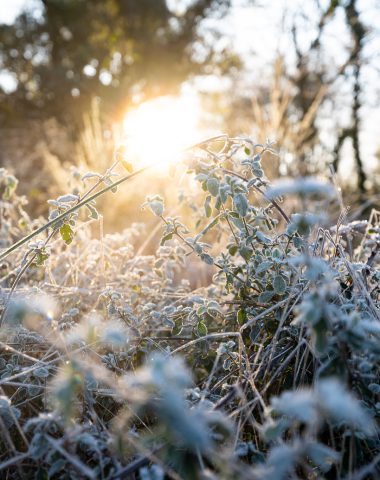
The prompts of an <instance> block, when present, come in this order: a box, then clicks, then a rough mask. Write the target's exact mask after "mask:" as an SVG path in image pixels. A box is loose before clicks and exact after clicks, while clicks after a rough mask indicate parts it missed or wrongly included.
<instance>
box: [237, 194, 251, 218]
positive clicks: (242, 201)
mask: <svg viewBox="0 0 380 480" xmlns="http://www.w3.org/2000/svg"><path fill="white" fill-rule="evenodd" d="M234 204H235V208H236V211H237V212H238V214H239V215H240V216H241V217H245V216H246V215H247V213H248V201H247V198H246V196H245V195H244V194H243V193H237V194H236V195H234Z"/></svg>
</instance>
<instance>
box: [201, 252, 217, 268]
mask: <svg viewBox="0 0 380 480" xmlns="http://www.w3.org/2000/svg"><path fill="white" fill-rule="evenodd" d="M200 258H201V260H203V261H204V262H205V263H207V265H214V259H213V258H212V256H211V255H208V254H207V253H202V254H201V255H200Z"/></svg>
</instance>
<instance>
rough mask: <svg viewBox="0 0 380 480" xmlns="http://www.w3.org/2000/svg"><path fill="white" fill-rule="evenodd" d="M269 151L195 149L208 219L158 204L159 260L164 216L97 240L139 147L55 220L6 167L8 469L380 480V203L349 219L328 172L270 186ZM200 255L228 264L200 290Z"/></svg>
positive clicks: (46, 474) (1, 378) (200, 203)
mask: <svg viewBox="0 0 380 480" xmlns="http://www.w3.org/2000/svg"><path fill="white" fill-rule="evenodd" d="M268 151H269V152H270V153H271V154H273V151H272V148H271V145H258V144H255V143H253V142H252V141H251V140H249V139H245V138H244V139H235V138H227V137H220V138H218V139H211V140H209V141H206V142H204V143H202V144H199V145H197V146H195V147H194V148H193V149H191V150H189V151H188V152H186V153H185V154H184V158H183V162H185V164H186V165H187V167H186V168H187V171H188V173H189V174H190V175H193V176H194V178H195V180H196V181H197V182H198V184H199V189H198V191H197V193H196V195H194V194H193V195H191V197H190V196H189V197H187V196H186V194H183V193H182V194H181V195H180V199H179V201H182V202H185V203H186V202H187V203H188V204H189V205H190V207H191V210H192V212H193V215H192V216H191V217H189V219H188V220H189V222H188V223H189V225H185V224H184V223H182V221H181V219H180V218H176V217H173V216H171V214H170V213H167V210H169V212H170V205H168V206H166V205H165V202H164V199H163V198H161V197H160V196H158V195H154V192H151V193H152V195H151V196H149V197H148V198H147V201H146V203H145V204H144V206H143V207H144V208H148V209H150V210H151V211H152V214H153V215H155V216H156V217H157V219H158V220H159V221H160V222H161V223H162V238H161V244H160V246H159V247H158V249H157V252H156V254H155V255H143V249H141V248H139V246H140V247H141V245H142V244H144V242H146V241H147V239H149V236H150V232H147V231H146V228H145V227H144V225H139V224H136V225H132V226H131V228H128V229H127V230H125V231H123V232H121V233H117V234H112V235H111V234H109V235H104V236H103V235H100V237H99V236H98V235H97V234H95V233H94V232H95V231H98V230H97V229H94V224H97V223H99V222H101V216H100V215H99V213H98V212H97V210H96V203H95V197H96V196H100V195H103V193H104V194H108V195H112V193H109V190H111V191H113V192H114V194H115V195H117V186H116V184H120V185H121V184H122V183H124V181H127V180H129V179H130V177H131V176H133V173H132V175H130V176H129V175H126V176H125V177H123V178H122V179H120V178H117V177H115V174H114V167H115V165H116V164H118V163H120V162H122V163H123V162H124V166H125V167H126V168H127V169H130V168H131V166H130V165H129V164H128V163H126V162H125V160H124V159H123V158H122V156H121V152H118V154H117V155H116V157H115V164H114V165H113V166H112V167H111V168H110V169H109V170H108V171H107V172H106V173H105V174H103V173H97V172H87V173H86V174H84V176H83V177H82V178H77V180H78V182H77V185H76V186H75V188H74V189H73V191H71V192H70V193H68V194H66V195H63V196H61V197H59V198H58V199H55V200H51V201H49V204H50V209H51V210H50V217H49V223H48V224H45V223H44V222H43V221H42V220H31V219H30V218H29V217H28V215H27V214H26V213H25V211H24V207H25V202H26V200H25V199H24V198H21V197H19V196H18V195H17V190H16V187H17V180H16V179H15V178H14V177H13V176H11V175H9V174H8V173H7V172H6V171H5V170H4V169H2V170H0V189H1V192H0V193H1V195H2V199H1V203H0V210H1V217H0V232H1V238H0V241H1V248H2V249H3V251H2V253H0V258H1V265H0V268H1V280H0V282H1V283H0V285H1V296H0V302H1V303H0V305H1V310H0V311H1V330H0V340H1V342H0V349H1V356H0V477H1V478H7V479H19V478H38V479H47V478H52V479H62V480H63V479H77V478H93V479H98V478H99V479H104V480H111V479H118V478H119V479H121V478H136V479H144V480H147V479H151V480H153V479H155V480H156V479H163V478H172V479H198V478H199V479H231V478H238V479H247V480H248V479H273V480H281V479H317V478H326V479H333V478H344V479H363V480H364V479H367V478H379V476H380V471H379V467H378V464H379V463H380V450H379V435H378V421H379V420H378V417H379V413H380V402H379V394H380V381H379V372H380V370H379V353H380V343H379V340H380V323H379V320H380V311H379V280H380V271H379V258H378V250H379V245H380V243H379V242H380V236H379V234H380V226H379V214H378V213H377V212H373V213H372V215H371V217H370V218H369V219H368V221H357V222H351V223H349V222H346V213H347V212H346V210H345V209H344V207H343V203H342V200H341V198H340V196H339V192H338V191H337V190H336V189H335V188H334V186H333V185H332V184H331V183H328V182H323V181H321V180H319V179H315V178H297V179H291V180H282V181H279V182H277V183H275V184H273V185H269V183H268V181H267V180H266V177H265V175H264V172H263V166H262V163H263V164H264V167H265V153H266V152H268ZM262 161H263V162H262ZM76 175H78V173H76ZM131 185H132V187H130V188H133V184H132V183H131ZM120 188H122V187H120ZM170 188H171V187H170ZM97 192H101V193H99V194H98V193H97ZM148 193H149V192H148ZM332 207H334V208H332ZM334 209H335V211H336V210H337V209H338V210H340V215H339V218H338V219H336V218H335V219H334V218H328V212H331V211H334ZM84 210H86V212H85V213H84ZM88 217H89V218H88ZM36 232H37V233H38V234H37V233H36ZM23 239H24V240H23ZM192 257H197V258H199V259H200V261H201V262H200V264H199V265H204V269H206V270H207V269H208V271H211V272H212V274H213V278H212V281H211V283H210V284H209V285H205V286H204V287H202V288H199V289H197V290H192V288H191V287H190V279H189V278H187V276H186V272H187V270H188V266H189V261H190V259H191V258H192ZM201 269H202V267H201V266H199V274H201Z"/></svg>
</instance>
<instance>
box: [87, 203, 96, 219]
mask: <svg viewBox="0 0 380 480" xmlns="http://www.w3.org/2000/svg"><path fill="white" fill-rule="evenodd" d="M86 207H87V208H88V209H89V210H90V218H93V219H95V220H97V219H98V218H99V214H98V211H97V210H96V208H95V207H94V206H93V205H89V204H88V203H87V204H86Z"/></svg>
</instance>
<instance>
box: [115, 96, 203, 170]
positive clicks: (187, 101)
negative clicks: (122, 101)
mask: <svg viewBox="0 0 380 480" xmlns="http://www.w3.org/2000/svg"><path fill="white" fill-rule="evenodd" d="M199 117H200V113H199V104H198V102H197V99H196V98H194V97H192V96H180V97H169V96H167V97H159V98H157V99H155V100H150V101H147V102H144V103H142V104H141V105H139V106H138V107H137V108H135V109H134V110H131V111H130V112H128V113H127V115H126V116H125V119H124V134H125V147H126V148H125V153H126V157H127V159H128V160H129V161H131V162H132V163H133V164H134V166H139V167H140V166H144V165H148V164H152V163H153V164H157V165H158V166H165V165H168V164H169V163H171V162H175V161H178V159H179V158H180V155H181V151H183V149H185V148H186V147H189V146H190V145H192V144H193V143H196V142H198V141H200V138H201V133H200V131H199V130H198V128H197V127H198V123H199Z"/></svg>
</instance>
